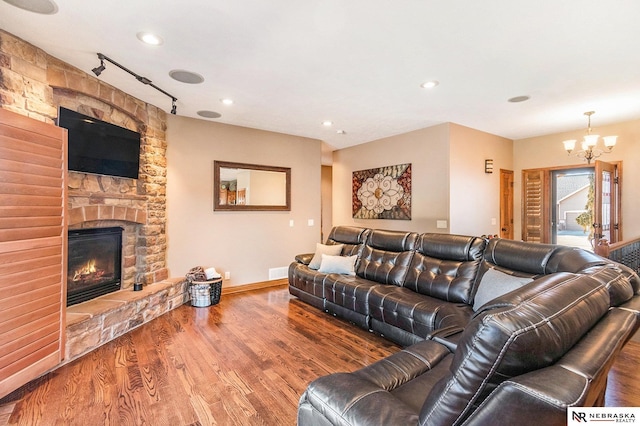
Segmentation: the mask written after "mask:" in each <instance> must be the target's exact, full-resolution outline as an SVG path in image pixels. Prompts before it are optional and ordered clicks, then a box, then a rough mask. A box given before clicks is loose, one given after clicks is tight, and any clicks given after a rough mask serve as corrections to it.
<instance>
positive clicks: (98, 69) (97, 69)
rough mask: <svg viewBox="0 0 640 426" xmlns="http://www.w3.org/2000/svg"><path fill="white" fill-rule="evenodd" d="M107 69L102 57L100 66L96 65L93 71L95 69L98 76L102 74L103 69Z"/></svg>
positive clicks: (94, 71)
mask: <svg viewBox="0 0 640 426" xmlns="http://www.w3.org/2000/svg"><path fill="white" fill-rule="evenodd" d="M104 70H105V67H104V61H103V60H102V59H100V66H99V67H95V68H93V69H92V70H91V71H93V73H94V74H95V75H96V77H97V76H99V75H100V74H102V71H104Z"/></svg>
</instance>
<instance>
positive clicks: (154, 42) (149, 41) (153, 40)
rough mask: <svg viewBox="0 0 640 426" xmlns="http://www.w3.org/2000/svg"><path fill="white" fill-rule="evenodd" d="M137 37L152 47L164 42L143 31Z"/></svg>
mask: <svg viewBox="0 0 640 426" xmlns="http://www.w3.org/2000/svg"><path fill="white" fill-rule="evenodd" d="M137 37H138V40H140V41H141V42H143V43H145V44H150V45H152V46H158V45H160V44H162V43H163V42H164V41H163V40H162V38H161V37H160V36H157V35H155V34H153V33H148V32H145V31H142V32H139V33H138V34H137Z"/></svg>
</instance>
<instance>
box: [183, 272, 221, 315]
mask: <svg viewBox="0 0 640 426" xmlns="http://www.w3.org/2000/svg"><path fill="white" fill-rule="evenodd" d="M221 293H222V278H216V279H215V280H209V281H190V282H189V295H190V296H191V306H195V307H198V308H204V307H206V306H211V305H217V304H218V302H220V294H221Z"/></svg>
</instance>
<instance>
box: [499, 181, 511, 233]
mask: <svg viewBox="0 0 640 426" xmlns="http://www.w3.org/2000/svg"><path fill="white" fill-rule="evenodd" d="M500 238H506V239H509V240H513V170H503V169H500Z"/></svg>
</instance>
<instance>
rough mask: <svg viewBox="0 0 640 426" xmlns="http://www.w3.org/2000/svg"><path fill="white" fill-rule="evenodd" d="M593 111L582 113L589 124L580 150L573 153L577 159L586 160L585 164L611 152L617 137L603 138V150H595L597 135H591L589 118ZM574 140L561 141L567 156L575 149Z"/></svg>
mask: <svg viewBox="0 0 640 426" xmlns="http://www.w3.org/2000/svg"><path fill="white" fill-rule="evenodd" d="M595 113H596V112H595V111H587V112H585V113H584V115H586V116H587V117H588V119H589V124H588V126H587V134H586V135H584V139H583V141H582V149H581V150H580V151H577V152H576V153H574V155H576V156H577V157H579V158H584V159H585V160H587V164H591V160H593V159H594V158H598V157H600V156H601V155H602V154H608V153H610V152H611V150H613V147H614V146H616V140H617V139H618V137H617V136H604V137H603V138H602V140H603V141H604V149H600V148H597V145H598V138H599V137H600V136H599V135H592V134H591V116H592V115H593V114H595ZM576 142H577V141H576V140H575V139H570V140H566V141H563V142H562V143H563V144H564V149H566V150H567V152H568V153H569V155H571V152H572V151H573V149H574V148H575V147H576Z"/></svg>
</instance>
